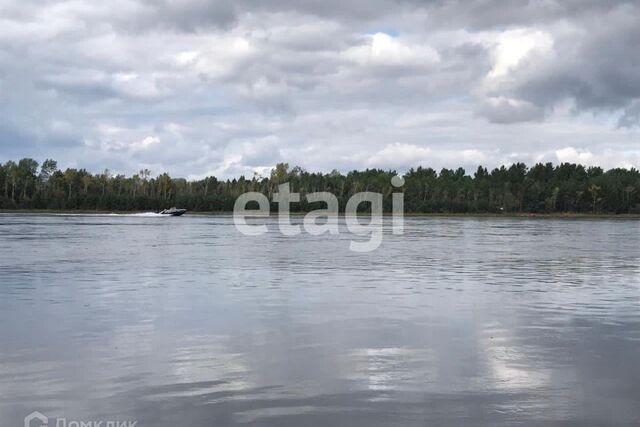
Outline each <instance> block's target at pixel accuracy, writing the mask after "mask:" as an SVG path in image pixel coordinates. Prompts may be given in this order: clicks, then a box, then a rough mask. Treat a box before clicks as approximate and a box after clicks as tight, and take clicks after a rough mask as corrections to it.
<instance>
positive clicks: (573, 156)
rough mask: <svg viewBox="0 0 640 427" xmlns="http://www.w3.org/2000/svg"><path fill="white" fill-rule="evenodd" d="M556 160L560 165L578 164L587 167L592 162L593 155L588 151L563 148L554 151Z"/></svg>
mask: <svg viewBox="0 0 640 427" xmlns="http://www.w3.org/2000/svg"><path fill="white" fill-rule="evenodd" d="M555 154H556V158H557V159H558V162H560V163H580V164H583V165H589V164H591V163H592V161H593V160H594V156H593V153H592V152H591V151H589V150H578V149H576V148H574V147H565V148H561V149H560V150H557V151H556V153H555Z"/></svg>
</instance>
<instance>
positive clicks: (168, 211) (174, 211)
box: [158, 207, 187, 216]
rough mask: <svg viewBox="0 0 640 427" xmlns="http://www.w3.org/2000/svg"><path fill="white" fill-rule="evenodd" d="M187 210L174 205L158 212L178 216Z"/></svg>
mask: <svg viewBox="0 0 640 427" xmlns="http://www.w3.org/2000/svg"><path fill="white" fill-rule="evenodd" d="M186 211H187V210H186V209H178V208H176V207H173V208H171V209H165V210H163V211H160V212H158V213H159V214H160V215H171V216H180V215H182V214H183V213H185V212H186Z"/></svg>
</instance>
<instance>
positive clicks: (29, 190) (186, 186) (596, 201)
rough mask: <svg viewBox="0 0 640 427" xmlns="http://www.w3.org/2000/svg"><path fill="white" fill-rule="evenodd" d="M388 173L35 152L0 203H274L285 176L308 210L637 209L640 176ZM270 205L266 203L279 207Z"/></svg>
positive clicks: (12, 175) (546, 168)
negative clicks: (139, 161)
mask: <svg viewBox="0 0 640 427" xmlns="http://www.w3.org/2000/svg"><path fill="white" fill-rule="evenodd" d="M395 174H396V173H395V171H384V170H380V169H367V170H364V171H352V172H349V173H347V174H342V173H340V172H338V171H333V172H331V173H328V174H323V173H312V172H307V171H305V170H303V169H302V168H300V167H294V168H291V169H290V168H289V166H288V165H287V164H286V163H281V164H278V165H277V166H276V167H275V168H274V169H273V170H272V171H271V175H270V176H269V177H261V176H254V177H251V178H245V177H240V178H238V179H233V180H224V181H223V180H218V179H216V178H215V177H207V178H205V179H202V180H196V181H187V180H185V179H182V178H171V177H170V176H169V175H168V174H166V173H163V174H161V175H158V176H156V177H152V174H151V172H150V171H149V170H146V169H145V170H141V171H140V172H139V173H137V174H135V175H133V176H131V177H126V176H124V175H114V174H111V173H110V172H109V171H108V170H105V171H104V172H103V173H101V174H95V175H94V174H91V173H89V172H87V171H86V170H84V169H66V170H64V171H62V170H59V169H58V166H57V163H56V162H55V161H54V160H45V161H44V162H43V163H42V165H40V164H39V163H38V162H37V161H35V160H33V159H22V160H20V161H18V162H14V161H7V162H6V163H4V164H0V209H5V210H12V209H52V210H84V211H89V210H98V211H150V210H152V211H157V210H160V209H164V208H167V207H170V206H179V207H184V208H187V209H189V210H193V211H232V210H233V205H234V202H235V199H236V198H237V197H238V195H240V194H242V193H244V192H247V191H258V192H262V193H263V194H265V195H267V197H269V199H270V200H271V196H272V194H273V193H274V192H277V186H278V184H280V183H283V182H290V184H291V189H292V191H298V192H300V193H301V194H302V195H303V197H302V198H301V200H302V202H301V203H299V204H294V205H292V206H291V209H292V211H308V210H312V209H317V208H320V207H321V206H315V205H311V206H310V205H308V204H307V203H306V202H305V201H304V200H305V197H304V194H306V193H311V192H316V191H329V192H331V193H333V194H335V195H336V196H337V197H338V199H339V201H340V206H341V209H343V208H344V206H345V204H346V201H347V200H348V199H349V197H350V196H351V195H353V194H354V193H357V192H360V191H375V192H380V193H383V194H384V195H385V209H386V210H387V211H388V210H390V207H391V197H390V194H391V193H392V192H393V191H404V193H405V196H404V197H405V212H407V213H502V212H506V213H520V212H521V213H554V212H576V213H606V214H623V213H640V194H639V193H640V191H638V190H639V189H640V173H639V172H638V171H637V170H636V169H631V170H627V169H611V170H608V171H604V170H603V169H602V168H599V167H589V168H586V167H584V166H581V165H576V164H570V163H563V164H560V165H555V166H554V165H553V164H551V163H546V164H536V165H535V166H533V167H531V168H528V167H527V166H526V165H524V164H522V163H517V164H513V165H511V166H508V167H507V166H503V167H500V168H496V169H493V170H491V171H489V170H488V169H486V168H484V167H478V169H477V170H476V171H475V172H474V173H473V175H470V174H467V172H466V171H465V170H464V169H462V168H459V169H456V170H452V169H442V170H441V171H440V172H439V173H438V172H436V171H435V170H433V169H431V168H424V167H418V168H416V169H411V170H409V171H408V172H407V173H406V174H404V179H405V185H404V186H403V187H402V188H401V189H395V188H394V187H392V186H391V177H392V176H394V175H395ZM276 206H277V205H275V204H274V206H273V209H274V210H276V209H277V208H276Z"/></svg>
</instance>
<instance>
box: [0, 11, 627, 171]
mask: <svg viewBox="0 0 640 427" xmlns="http://www.w3.org/2000/svg"><path fill="white" fill-rule="evenodd" d="M0 8H1V9H2V12H1V14H0V16H1V18H0V113H1V114H2V117H3V121H2V123H1V124H0V159H7V158H14V157H20V156H33V157H36V158H39V159H44V158H46V157H56V158H57V159H58V160H59V163H60V164H61V165H62V166H87V167H88V168H91V169H92V170H95V171H99V170H102V169H104V168H105V167H108V168H110V169H112V170H115V171H118V172H125V173H131V172H135V171H137V170H139V169H140V168H141V167H149V168H151V169H152V170H153V171H154V172H156V173H159V172H161V171H164V170H167V171H169V172H170V173H172V174H174V175H182V176H191V177H194V176H201V175H204V174H216V175H218V176H221V177H230V176H237V175H239V174H246V175H249V176H250V175H252V174H253V172H254V171H258V172H260V171H264V170H267V169H268V168H269V167H271V166H272V165H273V164H274V163H275V162H278V161H288V162H289V163H290V164H300V165H302V166H304V167H305V168H307V169H311V170H316V169H320V170H324V171H329V170H331V169H333V168H339V169H342V170H348V169H351V168H363V167H393V168H400V169H402V168H407V167H410V166H415V165H417V164H425V165H431V166H434V167H445V166H446V167H454V166H458V165H459V164H463V165H465V166H466V167H469V168H473V167H474V166H475V165H476V164H477V163H484V164H487V165H488V166H493V165H497V164H499V163H505V162H512V161H527V162H533V161H538V160H549V159H551V160H562V159H572V158H575V159H578V160H581V161H588V162H592V163H598V162H601V163H603V165H604V166H614V165H629V164H635V163H634V162H636V161H637V159H638V158H639V156H640V155H639V151H638V149H637V148H636V142H635V141H637V136H638V135H637V132H638V127H637V126H635V125H636V124H637V123H638V120H639V117H640V114H638V111H639V108H638V105H640V77H639V76H640V73H639V71H640V63H639V61H640V59H639V58H640V57H639V56H638V55H637V53H636V50H637V46H638V45H640V30H639V29H638V28H639V27H638V25H637V22H638V18H639V17H640V6H639V5H637V3H633V2H624V1H615V2H600V1H595V0H593V1H577V0H567V1H560V0H555V1H554V0H552V1H545V2H531V1H524V0H522V1H514V2H503V1H498V0H483V1H461V0H455V1H454V0H452V1H445V0H437V1H436V0H434V1H427V2H424V1H413V0H396V1H394V0H373V1H371V0H366V1H365V0H351V1H336V0H330V1H326V2H299V1H293V0H279V1H273V2H258V1H255V0H238V1H225V0H216V1H204V0H183V1H177V0H176V1H159V2H156V1H148V0H117V1H115V2H108V3H103V4H101V3H86V2H78V1H76V0H69V1H46V2H35V1H33V2H32V1H28V0H25V1H20V2H18V1H8V0H5V1H4V2H2V3H0ZM611 147H615V149H614V151H612V149H611Z"/></svg>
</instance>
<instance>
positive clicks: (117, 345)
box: [0, 215, 640, 427]
mask: <svg viewBox="0 0 640 427" xmlns="http://www.w3.org/2000/svg"><path fill="white" fill-rule="evenodd" d="M296 220H297V221H300V219H296ZM265 221H266V222H267V223H269V227H270V230H271V232H270V233H268V234H266V235H263V236H259V237H246V236H242V235H240V234H239V233H238V232H237V231H236V230H235V228H234V226H233V222H232V219H231V218H230V217H225V216H185V217H181V218H165V217H160V218H158V217H154V216H31V215H0V243H1V244H0V343H1V345H0V417H1V419H0V425H2V426H5V425H7V426H14V425H22V419H23V417H24V416H25V415H26V414H28V413H29V412H31V411H33V410H39V411H40V412H43V413H46V414H47V415H49V416H50V417H66V418H68V419H86V420H97V419H119V420H121V419H128V420H129V419H131V420H138V425H139V426H140V427H146V426H175V425H233V424H243V423H249V424H259V425H274V426H283V425H284V426H287V425H290V426H298V425H319V426H325V425H331V424H337V425H349V426H378V425H379V426H387V425H421V426H424V425H474V426H475V425H513V424H514V423H517V422H519V423H522V424H525V425H558V424H562V425H583V424H592V425H616V424H618V425H629V424H631V425H636V424H637V423H639V422H640V363H638V356H639V355H640V311H639V308H640V292H639V290H640V289H639V288H640V280H639V279H640V263H639V261H640V245H638V243H637V241H636V236H637V235H638V232H639V231H640V223H639V222H636V221H632V220H551V219H544V220H541V219H506V218H505V219H474V218H408V219H407V220H406V224H405V235H404V236H393V235H391V234H390V232H388V230H387V232H385V235H384V240H383V243H382V245H381V247H380V249H379V250H377V251H376V252H372V253H354V252H350V251H349V250H348V247H349V241H350V240H351V239H352V236H350V235H348V234H346V230H345V231H344V232H342V233H341V234H340V235H337V236H330V237H328V236H320V237H314V236H310V235H307V234H303V235H300V236H297V237H284V236H281V235H280V234H278V233H277V231H276V230H277V226H276V221H275V220H274V219H266V220H265ZM342 227H343V228H344V226H342ZM385 227H387V228H388V227H390V224H387V223H386V220H385Z"/></svg>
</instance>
